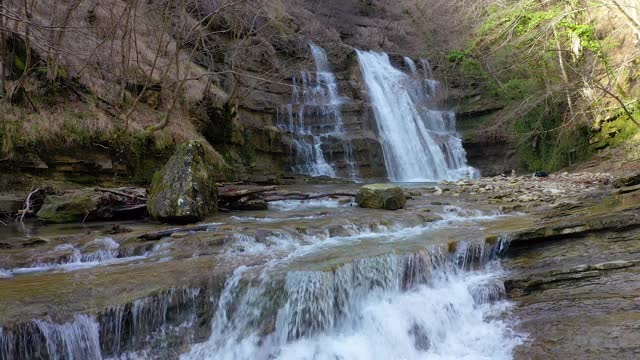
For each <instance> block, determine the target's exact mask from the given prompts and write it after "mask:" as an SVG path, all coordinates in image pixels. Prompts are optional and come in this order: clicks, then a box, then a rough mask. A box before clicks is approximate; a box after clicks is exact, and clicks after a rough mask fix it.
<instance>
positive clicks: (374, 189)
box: [356, 184, 407, 210]
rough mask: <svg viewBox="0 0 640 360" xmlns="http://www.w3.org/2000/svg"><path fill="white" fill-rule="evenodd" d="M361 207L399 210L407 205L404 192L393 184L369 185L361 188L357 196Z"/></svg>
mask: <svg viewBox="0 0 640 360" xmlns="http://www.w3.org/2000/svg"><path fill="white" fill-rule="evenodd" d="M356 202H357V203H358V205H360V207H363V208H370V209H386V210H397V209H402V208H403V207H404V205H405V204H406V203H407V199H406V198H405V196H404V192H403V191H402V189H401V188H400V187H398V186H395V185H391V184H369V185H365V186H363V187H361V188H360V190H359V191H358V194H357V195H356Z"/></svg>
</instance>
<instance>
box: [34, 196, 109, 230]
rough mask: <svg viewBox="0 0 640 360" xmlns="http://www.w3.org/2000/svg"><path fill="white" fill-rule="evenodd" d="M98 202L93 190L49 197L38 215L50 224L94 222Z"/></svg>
mask: <svg viewBox="0 0 640 360" xmlns="http://www.w3.org/2000/svg"><path fill="white" fill-rule="evenodd" d="M96 208H97V200H96V198H95V196H94V192H93V191H92V190H81V191H75V192H70V193H66V194H62V195H49V196H47V197H46V198H45V200H44V204H43V205H42V207H41V208H40V210H39V211H38V213H37V214H36V216H37V217H38V219H40V220H42V221H44V222H48V223H69V222H76V221H83V220H93V216H92V214H94V213H95V210H96Z"/></svg>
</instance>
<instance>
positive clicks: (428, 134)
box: [357, 50, 478, 182]
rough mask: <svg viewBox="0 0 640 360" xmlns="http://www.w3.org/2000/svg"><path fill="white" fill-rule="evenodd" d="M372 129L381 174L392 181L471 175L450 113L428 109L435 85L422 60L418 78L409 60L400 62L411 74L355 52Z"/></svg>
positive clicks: (379, 55)
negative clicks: (375, 127)
mask: <svg viewBox="0 0 640 360" xmlns="http://www.w3.org/2000/svg"><path fill="white" fill-rule="evenodd" d="M357 54H358V60H359V62H360V69H361V71H362V76H363V78H364V81H365V84H366V87H367V91H368V94H369V98H370V100H371V104H372V107H373V112H374V115H375V118H376V122H377V124H378V133H379V137H380V141H381V143H382V148H383V152H384V159H385V166H386V168H387V174H388V176H389V179H391V180H392V181H401V182H402V181H406V182H412V181H439V180H457V179H460V178H463V177H466V176H469V177H476V176H477V175H478V172H477V170H476V169H474V168H472V167H469V166H467V159H466V153H465V151H464V148H463V147H462V141H461V139H460V137H459V136H458V134H457V133H456V129H455V126H456V125H455V113H454V112H452V111H440V110H436V109H433V108H430V107H429V103H430V102H432V101H433V100H434V98H435V97H436V96H437V95H438V94H437V92H438V91H439V86H438V85H439V83H438V82H437V81H436V80H433V79H431V68H430V66H429V64H428V62H426V61H423V62H422V67H423V72H424V77H423V76H420V75H419V74H418V71H417V68H416V65H415V63H414V62H413V61H412V60H411V59H409V58H405V59H404V61H405V63H406V65H407V67H408V68H409V70H410V72H411V75H409V74H406V73H404V72H402V71H400V70H399V69H397V68H396V67H394V66H393V65H392V64H391V61H390V60H389V56H388V55H387V54H385V53H378V52H374V51H360V50H357Z"/></svg>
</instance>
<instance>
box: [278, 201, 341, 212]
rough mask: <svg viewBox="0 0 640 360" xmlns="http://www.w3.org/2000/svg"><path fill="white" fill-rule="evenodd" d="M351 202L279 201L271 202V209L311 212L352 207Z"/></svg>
mask: <svg viewBox="0 0 640 360" xmlns="http://www.w3.org/2000/svg"><path fill="white" fill-rule="evenodd" d="M350 205H351V202H347V203H343V202H341V201H340V200H332V199H314V200H279V201H271V202H270V203H269V208H272V209H276V210H280V211H293V210H311V209H323V208H337V207H342V206H350Z"/></svg>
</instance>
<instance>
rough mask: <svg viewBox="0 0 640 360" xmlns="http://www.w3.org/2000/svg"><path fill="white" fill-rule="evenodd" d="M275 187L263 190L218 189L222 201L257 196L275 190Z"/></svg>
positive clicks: (263, 188)
mask: <svg viewBox="0 0 640 360" xmlns="http://www.w3.org/2000/svg"><path fill="white" fill-rule="evenodd" d="M275 189H276V187H275V186H265V187H261V188H252V189H241V190H237V189H218V197H219V198H222V199H233V198H241V197H244V196H248V195H255V194H260V193H264V192H267V191H273V190H275Z"/></svg>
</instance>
